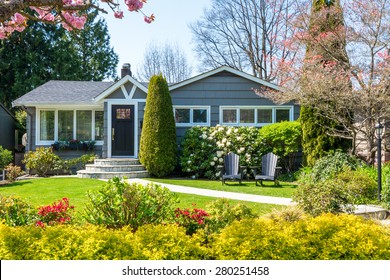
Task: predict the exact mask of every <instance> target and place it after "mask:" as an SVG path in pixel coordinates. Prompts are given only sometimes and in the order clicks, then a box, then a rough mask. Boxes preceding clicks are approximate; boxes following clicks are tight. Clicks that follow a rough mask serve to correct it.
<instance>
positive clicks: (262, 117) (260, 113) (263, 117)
mask: <svg viewBox="0 0 390 280" xmlns="http://www.w3.org/2000/svg"><path fill="white" fill-rule="evenodd" d="M257 123H272V109H258V110H257Z"/></svg>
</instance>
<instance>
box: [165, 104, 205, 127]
mask: <svg viewBox="0 0 390 280" xmlns="http://www.w3.org/2000/svg"><path fill="white" fill-rule="evenodd" d="M172 107H173V115H175V110H176V109H189V110H190V122H189V123H176V122H175V123H176V127H191V126H210V118H211V106H181V105H175V106H172ZM197 109H198V110H199V109H205V110H206V112H207V122H205V123H196V122H194V121H193V118H194V113H193V112H194V110H197Z"/></svg>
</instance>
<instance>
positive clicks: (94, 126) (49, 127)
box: [37, 109, 104, 145]
mask: <svg viewBox="0 0 390 280" xmlns="http://www.w3.org/2000/svg"><path fill="white" fill-rule="evenodd" d="M37 116H38V117H39V120H37V144H38V145H42V144H43V145H47V144H49V143H47V142H51V143H53V142H54V141H57V140H58V141H69V140H72V139H77V140H80V141H90V140H95V141H102V140H103V134H104V131H103V125H104V124H103V122H104V118H103V116H104V113H103V111H95V110H61V109H60V110H58V109H57V110H55V109H52V110H46V109H41V110H38V111H37Z"/></svg>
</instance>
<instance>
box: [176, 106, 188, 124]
mask: <svg viewBox="0 0 390 280" xmlns="http://www.w3.org/2000/svg"><path fill="white" fill-rule="evenodd" d="M175 121H176V123H190V122H191V120H190V109H175Z"/></svg>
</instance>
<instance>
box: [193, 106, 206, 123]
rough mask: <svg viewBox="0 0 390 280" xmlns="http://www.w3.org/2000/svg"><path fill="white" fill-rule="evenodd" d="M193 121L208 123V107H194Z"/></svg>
mask: <svg viewBox="0 0 390 280" xmlns="http://www.w3.org/2000/svg"><path fill="white" fill-rule="evenodd" d="M192 122H193V123H199V124H204V123H207V110H206V109H193V121H192Z"/></svg>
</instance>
